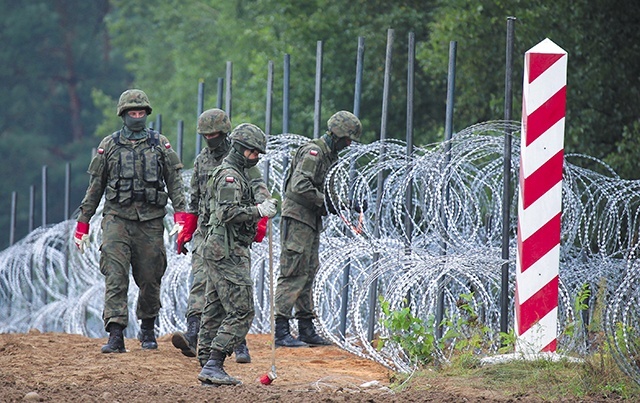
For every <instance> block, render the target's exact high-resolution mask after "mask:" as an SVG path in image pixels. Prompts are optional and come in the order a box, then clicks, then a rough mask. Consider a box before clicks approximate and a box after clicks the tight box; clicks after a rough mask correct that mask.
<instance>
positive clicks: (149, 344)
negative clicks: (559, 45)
mask: <svg viewBox="0 0 640 403" xmlns="http://www.w3.org/2000/svg"><path fill="white" fill-rule="evenodd" d="M155 322H156V318H149V319H142V324H141V325H140V332H139V333H138V340H140V343H141V344H142V349H143V350H156V349H157V348H158V342H156V332H155V330H154V329H153V326H154V324H155Z"/></svg>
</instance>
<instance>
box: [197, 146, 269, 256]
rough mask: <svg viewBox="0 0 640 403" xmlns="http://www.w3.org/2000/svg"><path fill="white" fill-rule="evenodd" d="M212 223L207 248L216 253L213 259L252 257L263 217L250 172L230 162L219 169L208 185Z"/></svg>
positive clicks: (227, 161)
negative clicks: (259, 222)
mask: <svg viewBox="0 0 640 403" xmlns="http://www.w3.org/2000/svg"><path fill="white" fill-rule="evenodd" d="M208 186H209V189H210V191H209V193H208V194H209V195H210V197H209V200H208V206H209V207H208V212H207V213H206V214H207V215H208V216H209V222H208V224H207V228H208V234H207V238H206V241H205V247H209V248H212V249H213V251H212V252H213V253H212V256H213V259H214V260H220V259H222V258H227V257H229V256H230V255H234V256H242V257H250V252H249V246H250V245H251V243H252V242H253V239H254V237H255V235H256V224H257V223H258V220H259V219H260V213H259V212H258V208H257V207H256V199H255V196H254V192H253V189H252V187H251V179H250V178H249V175H248V173H247V170H244V169H239V168H238V167H237V166H235V165H234V164H233V163H230V161H229V159H228V158H225V159H224V160H223V162H222V164H221V165H220V166H219V167H218V168H216V169H215V170H214V171H213V172H212V174H211V178H210V179H209V182H208Z"/></svg>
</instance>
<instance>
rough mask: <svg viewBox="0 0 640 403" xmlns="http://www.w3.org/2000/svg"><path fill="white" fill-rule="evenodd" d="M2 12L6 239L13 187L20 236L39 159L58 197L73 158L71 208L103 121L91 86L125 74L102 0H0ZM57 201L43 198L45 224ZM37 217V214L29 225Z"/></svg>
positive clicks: (111, 88) (120, 80)
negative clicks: (98, 125) (108, 29)
mask: <svg viewBox="0 0 640 403" xmlns="http://www.w3.org/2000/svg"><path fill="white" fill-rule="evenodd" d="M0 12H1V13H2V15H3V19H2V22H0V39H1V40H2V46H1V47H0V93H2V94H3V97H1V98H0V110H1V111H2V112H1V113H0V139H1V140H2V144H3V151H4V161H3V164H2V165H1V166H0V178H1V179H0V183H1V186H0V208H1V209H2V211H4V212H6V213H5V214H2V215H1V216H0V224H3V225H2V228H5V229H6V231H2V233H0V244H2V245H6V244H7V242H8V237H9V219H10V217H9V214H8V212H9V206H10V202H11V196H10V195H11V192H12V191H16V192H18V195H19V196H18V203H19V205H18V213H19V215H18V222H17V225H16V230H17V239H19V238H20V237H22V236H23V235H24V234H26V231H27V219H28V211H27V210H28V206H29V205H28V195H29V186H30V185H34V186H36V187H37V190H36V195H37V198H40V197H41V191H40V183H41V172H42V170H41V167H42V166H43V165H47V166H48V168H49V175H48V177H49V187H50V192H51V194H56V195H57V194H60V193H61V192H62V189H64V170H65V163H67V162H71V163H72V170H73V175H72V178H73V183H72V198H71V199H72V200H71V206H72V207H71V209H73V208H75V207H76V206H77V205H78V204H79V202H80V199H81V198H82V195H83V193H84V188H86V184H87V177H86V173H85V171H86V167H87V164H88V161H89V157H90V152H89V150H90V149H91V146H94V147H95V145H96V144H94V143H95V140H93V139H92V138H91V136H89V135H90V134H92V133H93V131H94V130H95V126H96V124H97V122H98V121H100V120H101V119H102V113H101V111H100V110H98V109H97V108H95V107H94V105H93V102H92V98H91V93H92V89H94V88H100V89H101V90H102V91H103V92H105V93H108V94H113V93H115V92H117V91H121V88H122V87H124V86H125V85H126V84H125V83H126V81H127V80H128V76H127V74H126V73H125V70H124V69H123V67H122V65H123V63H124V62H123V60H124V59H123V58H122V57H121V56H118V52H117V51H114V49H113V48H112V47H111V44H110V40H109V37H108V34H107V31H106V28H105V24H104V21H103V20H104V16H105V15H106V14H107V13H108V12H109V3H108V1H107V0H101V1H93V2H86V1H81V0H55V1H46V0H27V1H22V2H11V1H6V0H0ZM87 137H89V139H87ZM63 202H64V198H63V197H52V196H50V197H49V199H48V209H49V212H48V217H47V218H48V222H50V223H53V222H59V221H61V220H62V218H63V216H64V212H63ZM36 203H37V205H38V206H40V205H41V202H40V200H38V201H37V202H36ZM36 212H37V213H39V212H40V209H39V208H38V209H36ZM40 223H41V217H36V219H35V224H36V225H40Z"/></svg>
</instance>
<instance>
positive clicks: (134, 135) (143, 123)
mask: <svg viewBox="0 0 640 403" xmlns="http://www.w3.org/2000/svg"><path fill="white" fill-rule="evenodd" d="M122 120H123V121H124V128H125V130H124V137H125V138H128V139H130V140H139V139H142V138H145V137H146V136H147V133H146V132H145V131H144V129H145V128H146V127H147V115H144V116H143V117H141V118H132V117H131V116H129V114H128V113H127V112H125V113H124V115H123V117H122Z"/></svg>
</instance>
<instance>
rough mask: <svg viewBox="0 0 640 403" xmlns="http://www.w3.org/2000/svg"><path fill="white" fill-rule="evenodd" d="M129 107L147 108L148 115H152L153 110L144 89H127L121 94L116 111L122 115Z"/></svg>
mask: <svg viewBox="0 0 640 403" xmlns="http://www.w3.org/2000/svg"><path fill="white" fill-rule="evenodd" d="M129 109H146V111H147V114H148V115H150V114H151V111H152V110H153V109H152V108H151V104H150V103H149V97H147V94H145V93H144V91H142V90H136V89H131V90H126V91H125V92H123V93H122V94H121V95H120V99H119V100H118V105H117V106H116V113H117V115H118V116H120V115H122V114H123V113H124V112H125V111H126V110H129Z"/></svg>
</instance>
